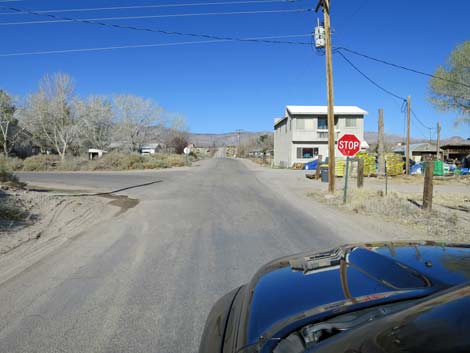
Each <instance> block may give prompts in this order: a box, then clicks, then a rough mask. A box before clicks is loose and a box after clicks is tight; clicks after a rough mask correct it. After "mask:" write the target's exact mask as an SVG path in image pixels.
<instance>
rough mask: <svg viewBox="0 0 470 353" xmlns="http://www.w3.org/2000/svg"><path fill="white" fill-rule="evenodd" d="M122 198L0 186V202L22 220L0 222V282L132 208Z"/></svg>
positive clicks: (131, 203) (1, 220) (132, 205)
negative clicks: (11, 207)
mask: <svg viewBox="0 0 470 353" xmlns="http://www.w3.org/2000/svg"><path fill="white" fill-rule="evenodd" d="M124 198H125V197H113V196H108V197H98V196H85V197H75V196H68V195H66V194H64V193H62V195H59V194H57V193H54V192H47V191H31V190H28V189H22V188H13V187H3V188H2V190H1V193H0V202H3V203H6V202H9V203H10V204H11V205H12V206H13V207H15V208H16V209H17V210H18V211H19V212H22V217H21V218H17V219H5V217H4V218H2V219H0V268H2V273H1V274H0V283H1V282H3V281H4V280H6V279H7V278H9V277H11V276H14V275H15V274H16V273H18V272H20V271H21V270H23V269H25V268H27V267H28V266H30V265H31V264H33V263H34V262H35V261H38V260H39V259H40V258H42V257H43V256H44V255H45V254H47V253H48V252H49V251H52V250H53V249H55V248H56V247H58V246H59V245H60V244H63V243H64V242H66V241H68V240H70V239H72V238H73V237H75V236H77V235H78V234H80V233H82V232H84V231H85V230H87V229H88V228H90V227H92V226H93V225H95V224H97V223H99V222H105V221H108V220H110V219H111V218H112V217H113V216H115V215H117V214H119V213H120V212H123V211H125V210H126V209H127V208H131V207H134V206H135V202H132V201H129V199H127V198H125V199H126V200H124Z"/></svg>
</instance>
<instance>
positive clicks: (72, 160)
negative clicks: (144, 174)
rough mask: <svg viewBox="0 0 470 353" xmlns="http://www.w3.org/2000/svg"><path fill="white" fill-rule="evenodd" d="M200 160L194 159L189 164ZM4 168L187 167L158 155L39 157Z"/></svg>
mask: <svg viewBox="0 0 470 353" xmlns="http://www.w3.org/2000/svg"><path fill="white" fill-rule="evenodd" d="M194 160H196V157H194V156H190V157H189V158H188V162H189V163H191V162H192V161H194ZM3 165H4V166H5V167H6V168H8V169H9V170H16V171H56V170H60V171H93V170H135V169H161V168H171V167H182V166H185V165H187V163H186V158H185V156H182V155H179V154H172V153H157V154H154V155H148V156H142V155H140V154H137V153H118V152H111V153H108V154H105V155H104V156H103V157H102V158H100V159H98V160H93V161H90V160H88V159H86V158H83V157H68V158H66V159H65V160H61V159H60V158H59V156H56V155H37V156H32V157H29V158H26V159H25V160H21V159H18V158H9V159H7V160H3Z"/></svg>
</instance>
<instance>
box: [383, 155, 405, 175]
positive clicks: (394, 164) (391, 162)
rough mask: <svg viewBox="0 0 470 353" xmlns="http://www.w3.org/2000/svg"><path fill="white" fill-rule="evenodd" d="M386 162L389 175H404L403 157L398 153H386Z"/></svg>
mask: <svg viewBox="0 0 470 353" xmlns="http://www.w3.org/2000/svg"><path fill="white" fill-rule="evenodd" d="M385 162H386V163H387V175H391V176H394V175H402V174H403V165H404V164H405V162H403V157H402V156H401V155H400V154H397V153H385Z"/></svg>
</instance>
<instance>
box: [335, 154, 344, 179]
mask: <svg viewBox="0 0 470 353" xmlns="http://www.w3.org/2000/svg"><path fill="white" fill-rule="evenodd" d="M345 167H346V161H345V160H344V159H342V158H336V160H335V175H336V176H340V177H343V176H344V169H345Z"/></svg>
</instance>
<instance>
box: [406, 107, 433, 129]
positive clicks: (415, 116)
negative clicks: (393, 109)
mask: <svg viewBox="0 0 470 353" xmlns="http://www.w3.org/2000/svg"><path fill="white" fill-rule="evenodd" d="M411 114H412V115H413V117H414V118H415V119H416V121H417V122H418V123H420V124H421V126H422V127H424V128H425V129H429V130H433V129H435V128H434V127H429V126H426V125H425V124H424V123H423V122H422V121H421V120H419V118H418V116H417V115H416V113H415V112H414V110H413V109H411Z"/></svg>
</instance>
